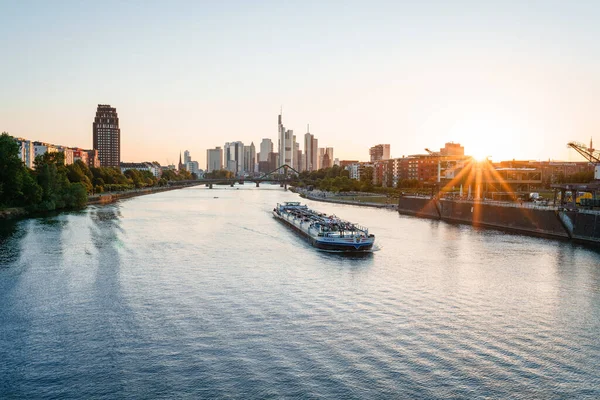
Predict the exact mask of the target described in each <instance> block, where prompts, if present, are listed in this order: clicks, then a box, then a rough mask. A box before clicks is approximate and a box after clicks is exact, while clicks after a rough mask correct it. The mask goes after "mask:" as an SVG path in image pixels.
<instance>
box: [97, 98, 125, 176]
mask: <svg viewBox="0 0 600 400" xmlns="http://www.w3.org/2000/svg"><path fill="white" fill-rule="evenodd" d="M92 129H93V133H94V150H98V158H100V165H101V166H103V167H119V165H120V163H121V129H119V116H118V114H117V109H116V108H114V107H111V106H110V105H108V104H98V109H97V110H96V118H95V119H94V123H93V125H92Z"/></svg>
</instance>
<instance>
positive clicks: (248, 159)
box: [244, 142, 256, 174]
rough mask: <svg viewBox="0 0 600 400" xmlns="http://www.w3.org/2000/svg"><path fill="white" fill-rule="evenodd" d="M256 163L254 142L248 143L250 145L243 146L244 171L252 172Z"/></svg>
mask: <svg viewBox="0 0 600 400" xmlns="http://www.w3.org/2000/svg"><path fill="white" fill-rule="evenodd" d="M255 165H256V148H255V147H254V142H251V143H250V146H244V171H245V172H246V173H250V174H251V173H253V172H254V169H255Z"/></svg>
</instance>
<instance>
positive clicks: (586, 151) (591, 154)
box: [567, 139, 600, 180]
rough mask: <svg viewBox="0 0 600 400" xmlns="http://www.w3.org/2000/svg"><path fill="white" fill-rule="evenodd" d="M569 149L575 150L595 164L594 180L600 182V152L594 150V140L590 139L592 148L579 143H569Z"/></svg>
mask: <svg viewBox="0 0 600 400" xmlns="http://www.w3.org/2000/svg"><path fill="white" fill-rule="evenodd" d="M567 147H570V148H572V149H575V151H576V152H578V153H579V154H581V155H582V156H583V157H584V158H585V159H586V160H588V161H589V162H591V163H593V164H594V179H596V180H600V151H598V150H596V149H594V147H593V142H592V140H591V139H590V147H586V145H585V144H583V143H579V142H569V143H567Z"/></svg>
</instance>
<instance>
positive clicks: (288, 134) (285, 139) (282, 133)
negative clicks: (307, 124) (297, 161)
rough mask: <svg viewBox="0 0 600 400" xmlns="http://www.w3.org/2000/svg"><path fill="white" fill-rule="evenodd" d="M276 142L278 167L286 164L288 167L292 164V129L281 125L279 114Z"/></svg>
mask: <svg viewBox="0 0 600 400" xmlns="http://www.w3.org/2000/svg"><path fill="white" fill-rule="evenodd" d="M277 130H278V138H279V140H278V143H277V148H278V152H279V165H278V167H280V166H282V165H284V164H287V165H289V166H290V167H293V166H294V158H295V157H294V131H292V130H286V129H285V127H284V126H283V122H282V118H281V114H279V118H278V127H277Z"/></svg>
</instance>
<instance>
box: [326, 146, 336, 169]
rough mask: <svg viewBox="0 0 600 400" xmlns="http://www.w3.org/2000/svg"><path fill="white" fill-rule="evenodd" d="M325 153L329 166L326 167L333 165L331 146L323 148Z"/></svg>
mask: <svg viewBox="0 0 600 400" xmlns="http://www.w3.org/2000/svg"><path fill="white" fill-rule="evenodd" d="M325 154H327V156H328V157H329V166H328V167H327V168H329V167H332V166H333V160H334V158H333V147H327V148H326V149H325Z"/></svg>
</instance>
